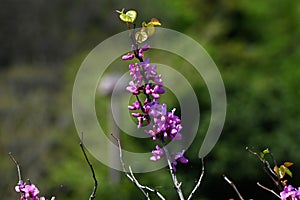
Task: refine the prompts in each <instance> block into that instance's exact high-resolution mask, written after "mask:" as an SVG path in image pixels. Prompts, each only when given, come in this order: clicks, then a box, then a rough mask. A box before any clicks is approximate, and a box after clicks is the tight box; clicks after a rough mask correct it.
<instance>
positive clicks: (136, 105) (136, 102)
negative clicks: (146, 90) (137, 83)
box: [128, 101, 141, 110]
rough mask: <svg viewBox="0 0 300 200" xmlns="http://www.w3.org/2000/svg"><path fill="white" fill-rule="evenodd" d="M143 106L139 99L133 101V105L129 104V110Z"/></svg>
mask: <svg viewBox="0 0 300 200" xmlns="http://www.w3.org/2000/svg"><path fill="white" fill-rule="evenodd" d="M140 108H141V105H140V103H139V102H138V101H135V102H133V103H132V105H131V106H128V109H129V110H139V109H140Z"/></svg>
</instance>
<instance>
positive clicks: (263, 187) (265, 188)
mask: <svg viewBox="0 0 300 200" xmlns="http://www.w3.org/2000/svg"><path fill="white" fill-rule="evenodd" d="M257 185H258V186H259V187H261V188H262V189H264V190H267V191H268V192H271V193H272V194H274V195H275V196H276V197H278V198H279V199H281V197H280V196H279V195H278V194H277V193H276V192H274V190H271V189H269V188H267V187H265V186H263V185H261V184H260V183H259V182H257Z"/></svg>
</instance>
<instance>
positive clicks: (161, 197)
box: [111, 134, 165, 200]
mask: <svg viewBox="0 0 300 200" xmlns="http://www.w3.org/2000/svg"><path fill="white" fill-rule="evenodd" d="M111 136H112V137H113V138H114V139H115V140H116V141H117V143H118V147H119V156H120V162H121V165H122V168H123V171H124V173H125V175H126V177H127V178H128V179H129V180H130V181H131V182H133V183H134V184H135V186H137V188H138V189H139V190H141V192H142V193H143V194H144V196H145V197H146V198H147V200H150V197H149V194H148V192H146V191H145V190H147V191H149V192H152V193H154V194H156V195H157V196H158V197H159V198H160V199H161V200H165V198H164V196H163V195H162V194H161V193H160V192H158V191H157V190H156V189H153V188H150V187H148V186H144V185H141V184H140V183H139V182H138V180H137V179H136V178H135V176H134V175H133V172H132V169H131V167H130V166H129V167H128V168H129V173H128V171H127V170H126V166H125V163H124V161H123V154H122V148H121V142H120V140H119V138H117V137H116V136H114V135H113V134H111Z"/></svg>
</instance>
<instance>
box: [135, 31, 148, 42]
mask: <svg viewBox="0 0 300 200" xmlns="http://www.w3.org/2000/svg"><path fill="white" fill-rule="evenodd" d="M147 39H148V34H147V33H146V31H145V30H144V29H141V30H140V31H139V32H137V33H136V34H135V40H136V41H137V42H138V43H143V42H145V41H146V40H147Z"/></svg>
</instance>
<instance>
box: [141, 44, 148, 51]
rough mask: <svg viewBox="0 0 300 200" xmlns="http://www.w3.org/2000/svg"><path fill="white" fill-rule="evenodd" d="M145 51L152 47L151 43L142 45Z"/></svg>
mask: <svg viewBox="0 0 300 200" xmlns="http://www.w3.org/2000/svg"><path fill="white" fill-rule="evenodd" d="M142 49H143V51H147V50H148V49H150V45H149V44H145V45H144V46H142Z"/></svg>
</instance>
